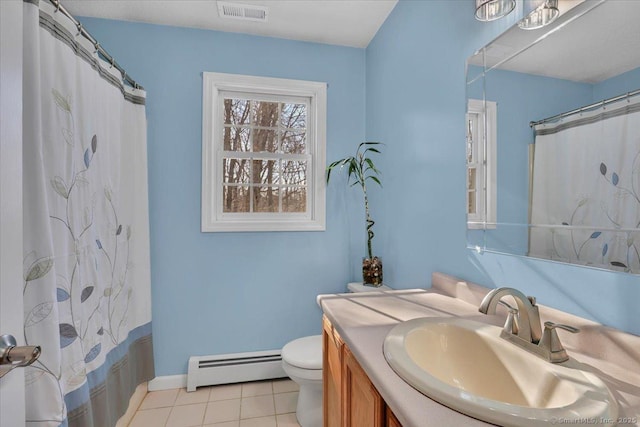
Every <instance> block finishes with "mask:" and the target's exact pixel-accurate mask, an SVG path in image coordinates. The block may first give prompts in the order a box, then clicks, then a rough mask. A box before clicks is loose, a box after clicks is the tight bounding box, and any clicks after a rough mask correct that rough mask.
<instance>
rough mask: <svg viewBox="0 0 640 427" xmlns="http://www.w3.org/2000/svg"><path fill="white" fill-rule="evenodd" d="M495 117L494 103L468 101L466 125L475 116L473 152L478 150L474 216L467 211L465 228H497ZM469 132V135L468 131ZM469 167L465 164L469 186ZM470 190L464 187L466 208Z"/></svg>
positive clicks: (495, 108)
mask: <svg viewBox="0 0 640 427" xmlns="http://www.w3.org/2000/svg"><path fill="white" fill-rule="evenodd" d="M497 113H498V106H497V104H496V103H495V102H493V101H485V100H480V99H469V102H468V105H467V114H466V123H467V124H468V122H469V119H470V117H469V116H470V115H476V116H477V121H476V123H477V124H478V126H477V127H476V129H474V132H473V133H474V136H475V138H473V140H474V141H475V144H474V146H473V147H472V149H475V150H477V153H476V155H477V158H479V159H480V162H479V163H477V164H476V183H475V188H476V191H477V193H476V194H477V196H476V213H475V214H471V213H469V212H468V211H467V228H470V229H490V228H496V223H497V194H498V189H497V187H498V185H497V145H498V143H497V139H498V138H497V130H498V125H497ZM467 132H468V131H467ZM468 169H469V163H467V177H466V181H465V182H467V185H468V180H469V177H468V174H469V171H468ZM468 197H469V188H468V186H467V205H466V206H467V207H468V206H469V200H468Z"/></svg>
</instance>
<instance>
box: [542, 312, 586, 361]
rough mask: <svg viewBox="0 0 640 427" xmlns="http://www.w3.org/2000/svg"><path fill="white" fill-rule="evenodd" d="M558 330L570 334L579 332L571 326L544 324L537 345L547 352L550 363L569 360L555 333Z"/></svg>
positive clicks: (552, 323)
mask: <svg viewBox="0 0 640 427" xmlns="http://www.w3.org/2000/svg"><path fill="white" fill-rule="evenodd" d="M558 328H559V329H564V330H565V331H569V332H571V333H572V334H575V333H577V332H580V329H578V328H574V327H573V326H569V325H563V324H561V323H554V322H549V321H547V322H544V332H543V334H542V339H541V340H540V343H539V344H538V345H539V346H540V347H542V348H544V349H545V350H547V351H548V352H549V361H550V362H551V363H560V362H566V361H567V360H569V355H568V354H567V350H565V348H564V347H563V346H562V343H561V342H560V338H559V337H558V333H557V332H556V329H558Z"/></svg>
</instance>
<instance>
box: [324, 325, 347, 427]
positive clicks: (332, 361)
mask: <svg viewBox="0 0 640 427" xmlns="http://www.w3.org/2000/svg"><path fill="white" fill-rule="evenodd" d="M343 347H344V343H343V342H342V338H340V335H338V333H337V332H336V330H335V329H333V326H332V325H331V323H330V322H329V320H328V319H327V318H326V317H324V316H323V318H322V381H323V387H322V419H323V425H324V427H340V425H341V424H340V423H341V420H342V349H343Z"/></svg>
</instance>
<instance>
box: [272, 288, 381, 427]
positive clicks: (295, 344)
mask: <svg viewBox="0 0 640 427" xmlns="http://www.w3.org/2000/svg"><path fill="white" fill-rule="evenodd" d="M347 289H348V290H349V291H350V292H373V291H383V290H391V288H389V287H387V286H380V287H377V288H374V287H370V286H364V285H362V284H361V283H349V284H348V286H347ZM282 368H283V369H284V372H285V373H286V374H287V375H288V376H289V378H291V379H292V380H293V381H295V382H296V383H297V384H298V386H299V387H300V391H299V392H298V405H297V407H296V417H297V418H298V423H300V425H301V426H302V427H320V426H322V335H313V336H309V337H303V338H298V339H295V340H293V341H291V342H290V343H288V344H287V345H285V346H284V347H283V348H282Z"/></svg>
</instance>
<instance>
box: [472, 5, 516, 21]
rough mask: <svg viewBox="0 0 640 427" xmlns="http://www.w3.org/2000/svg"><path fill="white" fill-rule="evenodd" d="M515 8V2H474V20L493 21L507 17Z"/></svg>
mask: <svg viewBox="0 0 640 427" xmlns="http://www.w3.org/2000/svg"><path fill="white" fill-rule="evenodd" d="M515 7H516V0H476V19H477V20H478V21H494V20H496V19H499V18H502V17H503V16H506V15H508V14H509V13H511V11H512V10H513V9H514V8H515Z"/></svg>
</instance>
